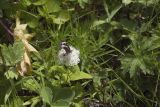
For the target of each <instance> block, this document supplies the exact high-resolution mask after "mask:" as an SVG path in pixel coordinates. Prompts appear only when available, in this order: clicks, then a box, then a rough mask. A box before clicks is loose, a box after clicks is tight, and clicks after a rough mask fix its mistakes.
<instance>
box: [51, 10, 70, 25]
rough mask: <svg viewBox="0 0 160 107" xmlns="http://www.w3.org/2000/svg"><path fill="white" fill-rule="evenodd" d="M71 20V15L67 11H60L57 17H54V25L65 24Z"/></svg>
mask: <svg viewBox="0 0 160 107" xmlns="http://www.w3.org/2000/svg"><path fill="white" fill-rule="evenodd" d="M69 19H70V14H69V12H68V11H66V10H63V11H60V12H59V15H58V16H57V17H56V16H54V15H52V20H53V23H56V24H64V23H65V22H66V21H68V20H69Z"/></svg>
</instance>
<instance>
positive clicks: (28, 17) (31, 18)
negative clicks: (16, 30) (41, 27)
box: [21, 10, 39, 28]
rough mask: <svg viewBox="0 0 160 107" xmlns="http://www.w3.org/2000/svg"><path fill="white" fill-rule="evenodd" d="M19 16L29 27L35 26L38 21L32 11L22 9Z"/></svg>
mask: <svg viewBox="0 0 160 107" xmlns="http://www.w3.org/2000/svg"><path fill="white" fill-rule="evenodd" d="M21 17H22V18H23V19H25V21H26V23H27V25H28V26H29V27H31V28H35V27H37V26H38V24H39V22H38V20H39V19H38V16H36V15H35V14H33V13H30V12H27V11H24V10H23V11H22V13H21Z"/></svg>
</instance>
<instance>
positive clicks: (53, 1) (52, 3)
mask: <svg viewBox="0 0 160 107" xmlns="http://www.w3.org/2000/svg"><path fill="white" fill-rule="evenodd" d="M43 7H44V10H45V12H47V13H53V12H58V11H60V10H61V7H60V2H59V1H58V0H46V3H45V4H44V5H43Z"/></svg>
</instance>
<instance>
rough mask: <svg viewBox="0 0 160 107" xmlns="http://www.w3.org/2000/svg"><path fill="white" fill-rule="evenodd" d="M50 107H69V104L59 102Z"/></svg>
mask: <svg viewBox="0 0 160 107" xmlns="http://www.w3.org/2000/svg"><path fill="white" fill-rule="evenodd" d="M51 107H70V104H69V102H67V101H63V100H59V101H56V102H55V103H53V104H52V106H51Z"/></svg>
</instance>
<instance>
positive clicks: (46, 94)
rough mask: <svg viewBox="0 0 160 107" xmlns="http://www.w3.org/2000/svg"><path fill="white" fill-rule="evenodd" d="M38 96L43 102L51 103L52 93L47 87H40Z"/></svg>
mask: <svg viewBox="0 0 160 107" xmlns="http://www.w3.org/2000/svg"><path fill="white" fill-rule="evenodd" d="M40 96H41V97H42V100H43V101H44V102H46V103H48V104H51V102H52V98H53V93H52V90H51V89H50V88H49V87H42V89H41V90H40Z"/></svg>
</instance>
